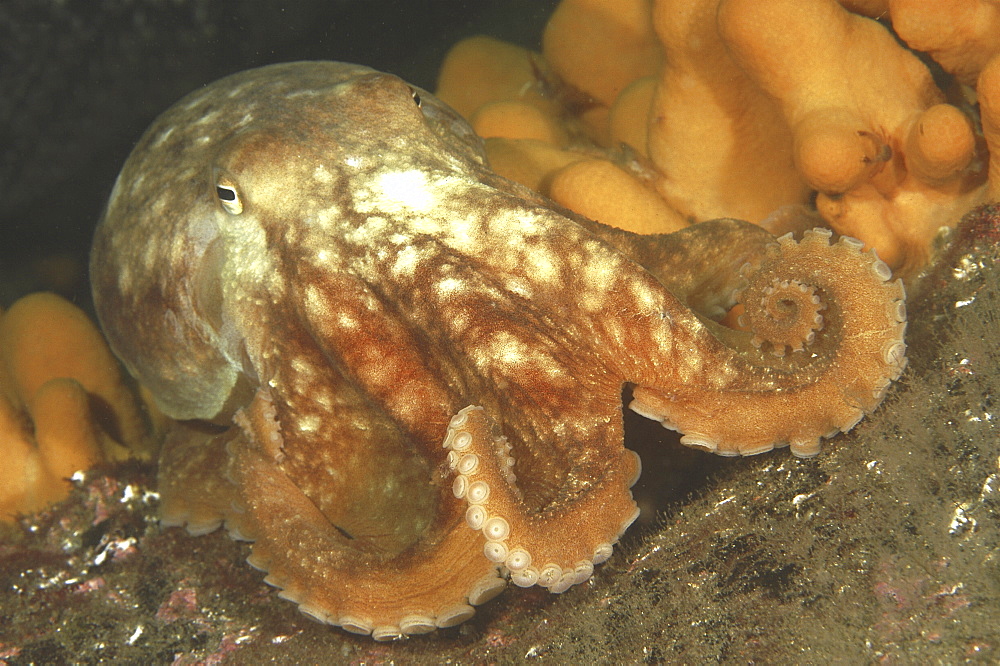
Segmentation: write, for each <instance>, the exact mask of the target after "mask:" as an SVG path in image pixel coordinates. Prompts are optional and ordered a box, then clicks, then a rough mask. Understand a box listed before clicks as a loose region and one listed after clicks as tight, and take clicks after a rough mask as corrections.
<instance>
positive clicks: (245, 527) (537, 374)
mask: <svg viewBox="0 0 1000 666" xmlns="http://www.w3.org/2000/svg"><path fill="white" fill-rule="evenodd" d="M91 272H92V276H93V285H94V297H95V301H96V304H97V309H98V313H99V315H100V319H101V323H102V325H103V327H104V330H105V332H106V333H107V335H108V338H109V340H110V342H111V345H112V347H113V348H114V350H115V351H116V353H117V354H118V355H119V356H120V357H121V358H122V360H123V361H124V363H125V364H126V366H127V367H128V369H129V370H130V371H131V372H132V373H133V374H134V375H135V377H137V378H138V379H139V380H140V381H141V382H142V383H143V384H145V385H146V386H147V387H148V388H149V389H150V390H151V391H152V393H153V395H154V396H155V398H156V400H157V402H158V404H159V406H160V407H161V408H162V409H163V410H164V411H165V412H166V413H167V414H169V415H170V416H173V417H174V418H176V419H178V420H180V422H179V423H178V425H177V426H176V427H175V429H174V431H173V433H172V434H171V436H170V438H169V440H168V442H167V444H166V445H165V449H164V453H163V456H162V459H161V471H160V479H161V490H162V495H163V522H164V524H165V525H182V524H183V525H187V527H188V529H189V530H190V531H191V532H192V533H204V532H207V531H211V530H212V529H215V528H216V527H217V526H219V525H220V524H222V523H223V522H224V523H225V524H226V526H227V527H228V528H229V530H230V532H231V533H232V534H233V535H234V536H236V537H239V538H245V539H250V540H254V541H255V543H254V545H253V549H252V555H251V556H250V558H249V561H250V563H251V564H253V565H254V566H256V567H259V568H261V569H263V570H265V571H267V578H266V580H267V581H268V582H269V583H272V584H273V585H276V586H278V587H280V588H282V592H281V596H283V597H285V598H288V599H290V600H293V601H295V602H296V603H297V604H299V606H300V607H301V609H302V610H303V611H304V612H306V613H308V614H309V615H312V616H314V617H316V618H317V619H319V620H321V621H324V622H328V623H331V624H336V625H340V626H342V627H344V628H345V629H347V630H350V631H355V632H360V633H371V634H373V635H374V637H375V638H379V639H389V638H395V637H399V636H403V635H407V634H415V633H421V632H426V631H431V630H433V629H434V628H435V627H445V626H450V625H454V624H457V623H459V622H462V621H463V620H465V619H467V618H468V617H470V616H471V615H472V613H473V608H472V606H474V605H476V604H480V603H482V602H484V601H486V600H488V599H490V598H491V597H493V596H494V595H496V594H497V593H499V592H500V591H501V590H502V589H503V588H504V586H505V585H506V581H507V578H510V579H512V580H513V581H514V582H515V583H517V584H518V585H525V586H526V585H532V584H539V585H544V586H547V587H549V588H550V589H551V590H553V591H555V592H559V591H562V590H565V589H567V588H568V587H570V586H572V585H573V584H575V583H579V582H582V581H584V580H586V579H587V578H588V577H589V576H590V575H591V572H592V571H593V567H594V564H595V563H599V562H602V561H603V560H605V559H607V557H608V556H609V555H610V553H611V548H612V544H614V543H615V542H616V541H617V539H618V538H619V536H620V535H621V534H622V532H623V531H624V530H625V529H626V528H627V527H628V526H629V524H630V523H631V522H632V521H633V520H634V519H635V517H636V515H637V512H638V510H637V508H636V505H635V503H634V502H633V500H632V496H631V492H630V491H629V488H630V486H631V484H632V483H633V482H634V481H635V479H636V478H637V476H638V474H639V462H638V459H637V457H636V456H635V455H634V454H633V453H632V452H630V451H629V450H627V449H626V448H625V447H624V446H623V435H622V415H621V407H622V405H621V396H622V390H623V388H624V387H626V386H632V387H634V396H635V401H634V402H633V403H632V405H631V407H632V408H633V409H634V410H636V411H637V412H639V413H640V414H643V415H645V416H648V417H650V418H654V419H658V420H660V421H662V422H663V423H664V425H667V426H668V427H671V428H674V429H676V430H679V431H681V432H684V433H686V436H685V438H684V440H683V441H685V443H687V444H690V445H693V446H698V447H701V448H705V449H710V450H713V451H716V452H718V453H721V454H726V455H736V454H751V453H758V452H760V451H765V450H767V449H770V448H772V447H774V446H783V445H788V444H790V445H791V447H792V451H793V453H796V454H797V455H803V456H809V455H813V454H815V453H816V452H817V451H818V446H819V439H820V438H821V437H829V436H832V435H833V434H835V433H837V432H838V431H840V430H847V429H849V428H850V427H851V426H853V425H854V424H855V423H856V422H857V421H858V420H859V419H860V418H861V417H862V416H863V415H864V414H865V413H867V412H870V411H871V410H872V409H874V408H875V407H876V406H877V405H878V404H879V402H880V401H881V399H882V397H883V395H884V394H885V390H886V387H887V386H888V384H889V383H890V382H891V381H892V380H894V379H896V378H897V377H898V376H899V374H900V372H901V371H902V369H903V366H904V363H905V356H904V349H905V348H904V346H903V342H902V340H903V330H904V328H905V323H904V322H905V312H904V309H903V304H902V301H903V290H902V287H901V286H900V284H899V283H898V282H890V281H889V277H890V276H889V273H888V270H887V268H886V267H885V265H884V264H883V263H882V262H880V261H878V260H877V259H876V258H875V257H874V256H873V255H871V254H865V253H862V252H861V251H860V248H859V246H858V244H857V243H855V242H852V241H851V240H849V239H840V240H839V241H837V242H833V243H831V242H830V238H829V233H828V232H822V231H814V232H808V233H807V234H806V236H805V238H804V239H803V240H802V241H801V242H799V243H796V242H795V241H793V240H792V239H791V238H783V239H780V240H777V241H776V240H775V239H774V238H773V237H772V236H770V235H769V234H767V233H766V232H764V231H763V230H761V229H760V228H758V227H755V226H752V225H749V224H746V223H742V222H738V221H734V220H723V221H716V222H709V223H702V224H698V225H695V226H692V227H690V228H689V229H686V230H684V231H682V232H678V233H676V234H672V235H669V236H646V237H640V236H636V235H634V234H630V233H626V232H621V231H618V230H614V229H610V228H608V227H604V226H602V225H599V224H597V223H594V222H591V221H589V220H585V219H581V218H579V217H577V216H574V215H573V214H571V213H569V212H567V211H565V210H562V209H559V208H557V207H556V206H555V205H554V204H551V203H550V202H548V201H546V200H544V199H542V198H541V197H539V196H537V195H535V194H533V193H531V192H530V191H528V190H525V189H523V188H521V187H520V186H518V185H515V184H513V183H511V182H508V181H506V180H504V179H502V178H500V177H498V176H496V175H494V174H493V173H492V172H491V171H490V169H489V167H488V165H487V164H486V161H485V158H484V157H483V153H482V150H481V148H480V143H479V140H478V139H477V138H476V137H475V136H474V135H473V134H472V132H471V130H470V129H469V127H468V126H467V125H466V124H465V123H464V122H463V121H462V120H460V119H459V118H458V116H457V115H456V114H455V113H453V112H452V111H451V110H450V109H448V108H447V107H445V106H444V105H443V104H441V103H440V102H438V101H437V100H436V99H434V98H433V97H432V96H431V95H429V94H428V93H426V92H424V91H422V90H417V89H414V88H412V87H411V86H408V85H407V84H406V83H404V82H403V81H401V80H400V79H398V78H397V77H395V76H391V75H387V74H382V73H379V72H375V71H372V70H370V69H367V68H365V67H359V66H355V65H347V64H343V63H330V62H311V63H292V64H285V65H274V66H271V67H265V68H262V69H257V70H252V71H248V72H243V73H241V74H237V75H234V76H231V77H229V78H226V79H223V80H221V81H219V82H217V83H215V84H213V85H210V86H207V87H205V88H202V89H200V90H198V91H196V92H194V93H193V94H191V95H190V96H188V97H187V98H185V99H183V100H181V101H180V102H179V103H178V104H177V105H175V106H174V107H173V108H171V109H170V110H168V111H167V112H166V113H164V114H163V115H162V116H161V117H160V118H159V119H158V120H157V121H156V122H155V123H154V124H153V126H152V127H151V128H150V129H149V130H148V131H147V133H146V134H145V136H144V137H143V138H142V140H141V141H140V143H139V145H138V146H137V147H136V149H135V151H134V152H133V154H132V156H131V157H130V158H129V160H128V162H127V163H126V165H125V167H124V169H123V171H122V174H121V176H120V177H119V179H118V182H117V184H116V185H115V188H114V191H113V193H112V195H111V199H110V201H109V203H108V209H107V212H106V214H105V217H104V219H103V221H102V223H101V225H100V227H99V228H98V230H97V233H96V238H95V241H94V249H93V255H92V263H91ZM737 296H738V297H740V298H742V300H743V302H744V303H745V308H746V313H745V315H744V321H745V323H746V325H747V326H748V327H749V328H750V329H751V330H750V331H749V332H742V331H736V330H732V329H728V328H724V327H722V326H720V325H719V324H717V323H715V322H714V321H713V319H718V318H720V317H721V315H722V314H723V313H724V312H725V311H726V310H727V309H728V308H729V307H730V306H732V305H733V304H734V303H735V298H736V297H737ZM470 527H471V528H474V529H470Z"/></svg>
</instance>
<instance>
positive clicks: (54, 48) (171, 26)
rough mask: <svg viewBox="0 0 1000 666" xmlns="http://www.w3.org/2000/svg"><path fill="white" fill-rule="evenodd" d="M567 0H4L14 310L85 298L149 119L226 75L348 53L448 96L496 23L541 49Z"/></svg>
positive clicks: (3, 283) (3, 157)
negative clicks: (457, 69) (41, 292)
mask: <svg viewBox="0 0 1000 666" xmlns="http://www.w3.org/2000/svg"><path fill="white" fill-rule="evenodd" d="M555 4H556V0H500V1H491V2H483V1H482V0H434V1H433V2H430V1H428V2H415V1H413V0H386V1H378V0H302V1H299V2H295V3H276V2H264V1H259V0H251V1H245V0H244V1H236V0H221V1H220V0H63V1H58V0H47V1H40V0H3V2H0V306H7V305H9V304H10V302H11V301H12V300H14V298H16V297H17V296H19V295H22V294H23V293H26V292H28V291H34V290H38V289H55V290H57V291H60V292H62V293H64V294H65V295H67V296H69V297H70V298H72V299H73V300H75V301H77V302H78V303H80V304H81V305H84V306H85V307H86V305H87V300H88V295H87V286H86V275H85V273H86V254H87V249H88V248H89V244H90V238H91V234H92V232H93V227H94V225H95V224H96V222H97V220H98V218H99V217H100V214H101V210H102V208H103V206H104V201H105V199H106V197H107V195H108V193H109V192H110V191H111V186H112V184H113V183H114V179H115V176H116V175H117V173H118V170H119V169H120V167H121V165H122V163H123V162H124V160H125V158H126V157H127V156H128V153H129V151H130V150H131V148H132V146H133V145H134V143H135V141H136V140H137V139H138V138H139V136H140V135H141V133H142V131H143V130H144V129H145V127H146V126H147V125H148V124H149V123H150V121H152V120H153V118H155V117H156V115H158V114H159V113H160V112H161V111H163V110H165V109H166V108H167V107H168V106H169V105H170V104H171V103H173V102H174V101H176V100H177V99H179V98H180V97H182V96H183V95H185V94H186V93H188V92H190V91H191V90H193V89H195V88H196V87H198V86H200V85H203V84H205V83H208V82H210V81H213V80H215V79H217V78H219V77H221V76H224V75H226V74H230V73H232V72H236V71H240V70H243V69H247V68H250V67H256V66H259V65H264V64H268V63H274V62H282V61H290V60H308V59H324V60H344V61H349V62H357V63H361V64H365V65H369V66H371V67H374V68H376V69H380V70H384V71H390V72H393V73H395V74H398V75H400V76H402V77H403V78H405V79H407V80H408V81H410V82H412V83H415V84H417V85H419V86H421V87H424V88H427V89H430V90H433V89H434V87H435V78H436V75H437V68H438V66H439V64H440V62H441V59H442V58H443V56H444V54H445V52H446V51H447V49H448V48H449V47H450V46H451V45H452V44H454V43H455V42H456V41H457V40H459V39H461V38H462V37H465V36H468V35H471V34H475V33H478V32H483V33H487V34H491V35H494V36H497V37H500V38H502V39H506V40H508V41H513V42H517V43H521V44H523V45H526V46H530V47H533V48H537V46H538V44H539V39H540V34H541V30H542V27H543V26H544V24H545V20H546V18H547V17H548V15H549V14H550V13H551V11H552V9H553V7H554V6H555Z"/></svg>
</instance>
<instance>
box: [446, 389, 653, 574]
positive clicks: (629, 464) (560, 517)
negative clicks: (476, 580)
mask: <svg viewBox="0 0 1000 666" xmlns="http://www.w3.org/2000/svg"><path fill="white" fill-rule="evenodd" d="M444 447H445V448H446V449H448V450H449V453H448V461H449V465H450V467H451V469H452V471H453V472H454V473H455V481H454V485H453V492H454V494H455V496H456V497H458V498H460V499H464V500H465V501H466V502H467V503H468V509H467V510H466V512H465V521H466V523H467V524H468V525H469V527H471V528H472V529H474V530H476V531H477V532H481V533H482V535H483V537H485V539H486V543H485V544H484V545H483V554H484V555H485V556H486V559H487V560H489V561H490V562H494V563H496V564H498V565H502V566H503V567H504V568H505V569H506V571H508V572H509V573H510V578H511V581H513V582H514V584H516V585H519V586H520V587H530V586H532V585H536V584H537V585H540V586H542V587H545V588H548V589H549V590H550V591H551V592H555V593H559V592H564V591H566V590H567V589H569V588H570V587H572V586H573V585H576V584H578V583H582V582H584V581H586V580H587V579H588V578H590V576H591V574H592V573H593V572H594V565H595V564H600V563H601V562H604V561H605V560H607V559H608V558H609V557H610V556H611V550H612V546H613V545H614V543H615V542H617V541H618V539H619V537H621V535H622V534H623V533H624V532H625V530H626V529H628V527H629V525H631V524H632V522H633V521H635V519H636V518H637V517H638V516H639V508H638V507H637V506H636V504H635V502H634V501H633V500H632V494H631V492H629V488H630V487H631V486H632V484H633V483H635V480H636V479H637V478H638V476H639V459H638V456H636V454H635V453H633V452H632V451H629V450H628V449H622V450H621V451H619V452H618V453H616V456H615V457H616V459H614V460H608V461H607V468H606V473H605V474H604V475H603V477H602V478H601V482H600V483H594V484H592V485H590V486H589V487H587V488H585V489H583V490H581V491H578V495H577V496H575V497H573V498H572V501H569V502H567V501H560V498H558V497H557V498H556V500H555V501H553V502H551V503H550V504H548V505H547V506H545V507H543V508H542V509H540V510H533V509H531V508H530V507H529V505H528V504H527V503H525V501H524V498H523V497H522V494H521V491H520V490H519V488H518V485H517V477H516V475H515V474H514V467H515V460H514V458H513V457H512V456H511V455H510V453H511V447H510V445H509V444H508V443H507V442H506V440H505V439H504V438H502V437H495V436H494V435H493V434H492V433H491V432H490V428H489V424H488V422H487V418H486V416H485V413H484V412H483V409H482V408H481V407H466V408H465V409H463V410H461V411H460V412H459V413H458V414H457V415H456V416H455V417H454V418H453V419H452V420H451V424H450V425H449V427H448V435H447V437H446V438H445V441H444Z"/></svg>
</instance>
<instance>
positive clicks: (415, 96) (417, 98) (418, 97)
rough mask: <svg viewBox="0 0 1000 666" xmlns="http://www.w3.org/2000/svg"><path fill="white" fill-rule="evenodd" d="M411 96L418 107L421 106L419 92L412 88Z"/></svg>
mask: <svg viewBox="0 0 1000 666" xmlns="http://www.w3.org/2000/svg"><path fill="white" fill-rule="evenodd" d="M410 96H411V97H412V98H413V102H414V103H415V104H416V105H417V108H418V109H419V108H420V106H421V103H420V95H419V94H418V93H417V91H416V90H414V89H413V88H410Z"/></svg>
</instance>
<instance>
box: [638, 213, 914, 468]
mask: <svg viewBox="0 0 1000 666" xmlns="http://www.w3.org/2000/svg"><path fill="white" fill-rule="evenodd" d="M830 238H831V233H830V232H829V231H827V230H824V229H814V230H812V231H808V232H806V233H805V235H804V236H803V239H802V240H801V241H800V242H796V241H795V240H794V239H793V238H792V237H791V234H789V235H786V236H783V237H781V238H779V239H778V240H777V242H776V243H775V244H773V245H772V246H771V247H769V248H768V249H767V251H766V252H764V253H763V254H762V256H761V257H760V258H759V259H757V260H756V261H754V262H752V263H751V265H750V266H747V267H745V268H744V270H743V274H744V276H745V277H746V280H747V283H746V285H745V287H744V288H743V289H742V290H740V291H739V292H738V294H737V296H738V298H739V300H740V301H741V302H742V303H743V304H744V306H745V308H746V312H745V314H744V315H743V322H744V323H746V325H747V326H748V327H749V328H750V333H748V334H747V335H749V337H750V342H751V343H752V344H753V345H755V346H757V347H761V348H762V349H761V351H760V352H756V353H753V352H752V351H751V352H747V351H742V352H741V351H736V350H735V349H732V348H727V347H725V346H724V345H723V344H722V342H721V341H720V340H719V339H716V338H712V337H711V335H710V333H709V332H708V329H706V331H705V332H704V333H703V334H702V335H701V337H700V339H699V341H698V344H701V345H704V349H705V350H708V353H707V354H706V358H709V359H711V360H709V361H708V362H703V363H700V365H699V366H698V368H697V373H698V374H695V375H692V376H690V377H688V378H687V380H688V381H686V382H685V383H681V384H678V385H676V386H675V385H674V384H673V383H670V386H667V384H668V382H666V381H664V382H663V386H655V385H645V384H643V385H640V386H638V387H637V388H636V389H635V391H634V393H633V395H634V398H635V399H634V401H633V402H632V404H631V408H632V409H633V410H634V411H636V412H638V413H639V414H642V415H644V416H647V417H649V418H653V419H656V420H658V421H661V422H662V423H663V424H664V426H666V427H668V428H671V429H674V430H678V431H680V432H682V433H685V436H684V437H682V438H681V441H682V442H683V443H684V444H687V445H689V446H694V447H698V448H703V449H706V450H710V451H714V452H716V453H719V454H722V455H751V454H755V453H761V452H763V451H768V450H770V449H772V448H774V447H776V446H785V445H790V446H791V449H792V452H793V453H794V454H795V455H797V456H800V457H808V456H813V455H816V453H818V452H819V442H820V438H823V437H832V436H833V435H835V434H837V433H838V432H841V431H845V432H846V431H847V430H850V429H851V428H852V427H854V425H855V424H856V423H857V422H858V421H860V420H861V418H862V417H863V416H864V415H865V414H867V413H869V412H871V411H872V410H874V409H875V407H877V406H878V404H879V403H880V402H881V401H882V398H883V397H884V396H885V392H886V390H887V388H888V387H889V384H890V383H891V382H892V381H893V380H895V379H897V378H898V377H899V375H900V374H901V373H902V371H903V368H904V367H905V365H906V357H905V352H906V345H905V344H904V342H903V334H904V331H905V329H906V309H905V305H904V296H905V294H904V291H903V285H902V283H901V282H900V281H899V280H896V281H890V278H891V275H892V273H891V271H890V270H889V267H888V266H886V264H885V263H884V262H882V261H881V260H879V259H878V257H877V256H876V255H875V254H874V252H867V253H866V252H862V247H863V246H862V244H861V242H860V241H857V240H856V239H853V238H848V237H841V238H840V239H839V240H837V241H836V242H834V243H832V244H831V243H830ZM748 347H749V346H748ZM789 349H790V350H791V351H790V352H787V350H789ZM765 350H769V351H770V352H771V353H770V354H763V353H761V352H763V351H765ZM775 356H778V357H779V358H775ZM768 359H770V360H768Z"/></svg>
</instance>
